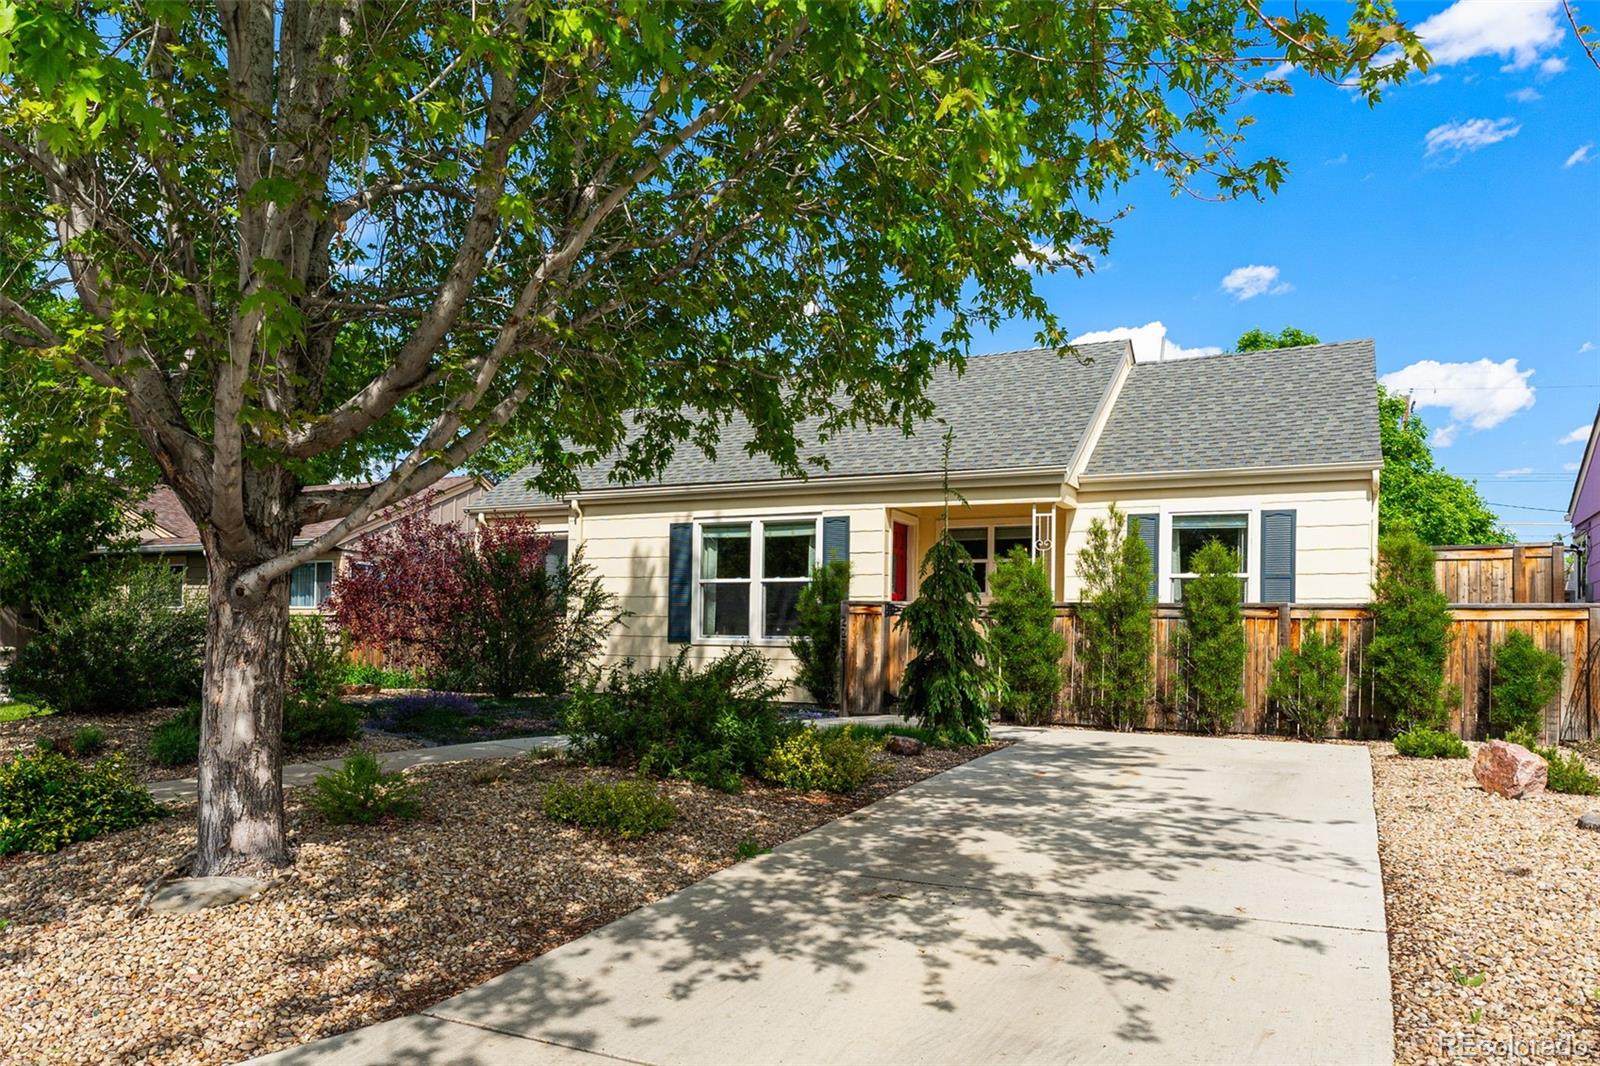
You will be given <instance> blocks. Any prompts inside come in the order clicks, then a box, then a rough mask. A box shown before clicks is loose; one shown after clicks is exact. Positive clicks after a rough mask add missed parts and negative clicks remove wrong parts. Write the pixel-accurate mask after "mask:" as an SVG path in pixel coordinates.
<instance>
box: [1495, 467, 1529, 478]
mask: <svg viewBox="0 0 1600 1066" xmlns="http://www.w3.org/2000/svg"><path fill="white" fill-rule="evenodd" d="M1531 473H1533V467H1531V466H1514V467H1512V468H1511V469H1510V470H1502V471H1500V472H1499V473H1498V474H1496V475H1495V477H1526V476H1527V475H1529V474H1531Z"/></svg>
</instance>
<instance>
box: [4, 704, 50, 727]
mask: <svg viewBox="0 0 1600 1066" xmlns="http://www.w3.org/2000/svg"><path fill="white" fill-rule="evenodd" d="M55 713H56V712H55V711H52V710H51V709H50V708H48V707H36V706H34V705H33V704H31V703H22V702H20V701H13V702H11V703H0V722H20V721H22V720H23V719H24V718H43V717H45V716H46V715H51V714H55Z"/></svg>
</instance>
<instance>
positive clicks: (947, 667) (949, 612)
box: [900, 529, 998, 744]
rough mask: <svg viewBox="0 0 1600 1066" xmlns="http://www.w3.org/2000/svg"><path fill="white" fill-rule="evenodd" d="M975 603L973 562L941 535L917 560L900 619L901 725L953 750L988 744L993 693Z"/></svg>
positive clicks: (994, 681) (990, 657)
mask: <svg viewBox="0 0 1600 1066" xmlns="http://www.w3.org/2000/svg"><path fill="white" fill-rule="evenodd" d="M978 597H979V592H978V579H977V577H976V576H974V575H973V572H972V557H971V556H969V555H968V554H967V551H966V549H965V548H963V547H962V546H961V545H960V544H957V543H956V541H955V538H953V537H951V536H950V531H949V530H948V529H946V530H945V531H944V532H943V533H941V534H940V535H939V539H938V540H937V541H936V542H935V543H934V545H933V547H932V548H930V549H929V550H928V555H927V558H926V559H924V560H923V568H922V584H921V590H920V592H919V593H918V595H917V598H916V599H915V600H913V601H912V602H911V603H910V604H908V605H907V606H906V609H905V611H904V612H903V613H902V614H901V616H900V624H901V625H903V626H905V627H906V632H907V635H908V636H909V638H910V643H911V650H912V658H911V661H910V662H909V663H907V664H906V672H905V678H904V680H903V681H902V682H901V684H900V698H901V699H902V700H903V701H904V703H905V711H904V713H905V716H906V717H907V718H918V719H921V721H922V725H923V727H924V728H926V729H930V730H932V731H933V732H934V733H935V734H937V735H938V736H939V737H940V738H942V739H944V740H946V741H948V742H949V743H953V744H981V743H983V742H984V741H986V740H988V739H989V703H990V701H991V700H992V699H994V697H995V696H996V694H997V690H998V678H997V676H996V673H995V669H994V653H993V649H992V648H991V647H990V644H989V638H988V637H987V636H986V635H985V633H984V631H983V628H982V626H981V624H980V618H981V613H982V612H981V607H980V603H979V598H978Z"/></svg>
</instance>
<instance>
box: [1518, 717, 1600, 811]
mask: <svg viewBox="0 0 1600 1066" xmlns="http://www.w3.org/2000/svg"><path fill="white" fill-rule="evenodd" d="M1505 739H1506V740H1507V741H1509V742H1510V743H1512V744H1521V745H1522V746H1523V747H1524V748H1527V749H1528V750H1529V751H1531V752H1533V753H1534V754H1535V755H1537V756H1539V758H1541V759H1543V760H1544V761H1545V769H1546V784H1545V787H1546V788H1548V789H1549V790H1550V791H1551V792H1565V793H1569V794H1571V795H1575V796H1594V795H1600V777H1596V776H1595V775H1594V772H1593V771H1591V770H1590V769H1589V764H1588V763H1586V762H1584V761H1583V758H1582V756H1580V755H1579V754H1578V753H1577V752H1575V751H1573V752H1563V751H1562V750H1561V749H1560V748H1555V747H1551V748H1546V747H1544V746H1542V745H1541V744H1540V743H1539V737H1538V735H1537V734H1535V733H1534V731H1533V730H1532V729H1530V728H1528V727H1526V726H1523V727H1520V728H1517V729H1513V730H1512V731H1511V732H1509V733H1507V734H1506V738H1505Z"/></svg>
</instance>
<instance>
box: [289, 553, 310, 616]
mask: <svg viewBox="0 0 1600 1066" xmlns="http://www.w3.org/2000/svg"><path fill="white" fill-rule="evenodd" d="M316 605H317V564H316V563H301V564H300V565H299V566H297V567H295V568H294V572H293V573H291V574H290V575H289V606H290V607H315V606H316Z"/></svg>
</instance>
